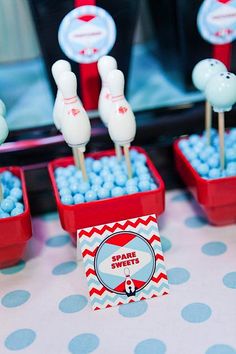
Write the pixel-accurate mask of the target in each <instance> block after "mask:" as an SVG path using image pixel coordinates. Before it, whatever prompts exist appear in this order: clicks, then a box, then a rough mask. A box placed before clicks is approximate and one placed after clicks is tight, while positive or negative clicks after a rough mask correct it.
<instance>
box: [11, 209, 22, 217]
mask: <svg viewBox="0 0 236 354" xmlns="http://www.w3.org/2000/svg"><path fill="white" fill-rule="evenodd" d="M22 213H23V210H22V209H19V208H14V209H12V211H11V216H16V215H20V214H22Z"/></svg>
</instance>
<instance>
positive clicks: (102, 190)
mask: <svg viewBox="0 0 236 354" xmlns="http://www.w3.org/2000/svg"><path fill="white" fill-rule="evenodd" d="M97 195H98V198H99V199H106V198H109V197H110V191H109V189H106V188H100V189H99V190H98V192H97Z"/></svg>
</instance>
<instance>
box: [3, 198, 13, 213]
mask: <svg viewBox="0 0 236 354" xmlns="http://www.w3.org/2000/svg"><path fill="white" fill-rule="evenodd" d="M0 206H1V209H2V210H3V211H4V212H6V213H10V212H11V211H12V209H14V207H15V203H14V202H13V200H11V199H10V198H7V199H3V200H2V201H1V204H0Z"/></svg>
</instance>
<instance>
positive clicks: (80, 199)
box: [74, 193, 84, 204]
mask: <svg viewBox="0 0 236 354" xmlns="http://www.w3.org/2000/svg"><path fill="white" fill-rule="evenodd" d="M83 202H84V196H83V195H82V194H80V193H77V194H75V195H74V203H75V204H81V203H83Z"/></svg>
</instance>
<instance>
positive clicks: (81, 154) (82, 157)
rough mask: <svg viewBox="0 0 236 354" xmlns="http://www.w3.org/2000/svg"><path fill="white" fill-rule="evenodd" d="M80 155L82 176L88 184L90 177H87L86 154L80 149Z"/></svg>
mask: <svg viewBox="0 0 236 354" xmlns="http://www.w3.org/2000/svg"><path fill="white" fill-rule="evenodd" d="M78 154H79V164H80V168H81V172H82V176H83V179H84V181H85V182H87V181H88V176H87V172H86V168H85V163H84V153H83V152H82V151H81V150H80V149H78Z"/></svg>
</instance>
